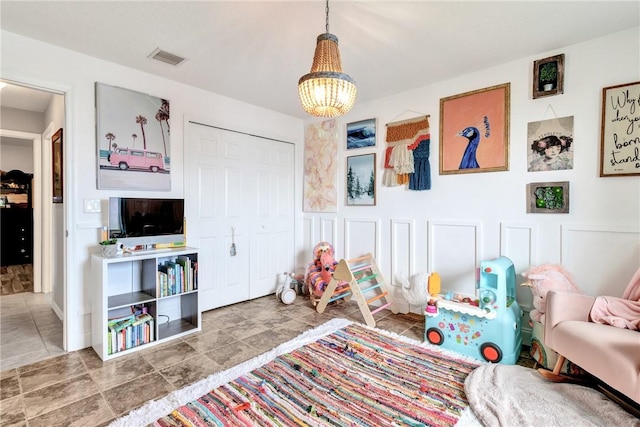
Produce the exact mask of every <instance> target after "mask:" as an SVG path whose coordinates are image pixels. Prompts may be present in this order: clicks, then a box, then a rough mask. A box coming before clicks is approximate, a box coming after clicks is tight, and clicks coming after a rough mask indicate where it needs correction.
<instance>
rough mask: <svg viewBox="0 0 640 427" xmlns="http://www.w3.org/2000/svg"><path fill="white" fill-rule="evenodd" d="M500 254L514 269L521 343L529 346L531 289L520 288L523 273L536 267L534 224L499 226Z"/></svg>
mask: <svg viewBox="0 0 640 427" xmlns="http://www.w3.org/2000/svg"><path fill="white" fill-rule="evenodd" d="M500 254H501V255H503V256H506V257H507V258H509V259H510V260H511V261H512V262H513V265H514V267H515V269H516V299H517V300H518V304H519V305H520V308H522V310H523V311H524V316H523V318H522V342H523V343H524V344H526V345H530V344H531V334H532V333H533V328H532V327H531V325H529V312H530V311H531V310H532V309H533V302H532V300H533V297H532V294H531V289H530V288H527V287H524V286H520V285H521V284H522V283H523V282H524V281H525V278H524V277H522V274H521V273H523V272H524V271H526V270H527V269H528V268H529V266H531V265H536V264H537V263H538V261H537V258H538V256H537V254H538V229H537V226H536V225H535V224H515V223H501V224H500Z"/></svg>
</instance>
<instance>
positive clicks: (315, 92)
mask: <svg viewBox="0 0 640 427" xmlns="http://www.w3.org/2000/svg"><path fill="white" fill-rule="evenodd" d="M325 12H326V32H325V33H324V34H320V35H319V36H318V39H317V42H316V51H315V54H314V55H313V65H312V66H311V72H309V74H305V75H304V76H302V77H300V80H299V81H298V94H299V95H300V102H301V103H302V108H304V110H305V111H306V112H307V113H309V114H311V115H312V116H317V117H338V116H341V115H343V114H345V113H346V112H347V111H349V110H350V109H351V107H353V104H354V103H355V101H356V84H355V83H356V82H355V81H354V80H353V79H352V78H351V77H349V76H348V75H346V74H344V73H343V72H342V61H341V60H340V51H339V50H338V38H337V37H336V36H334V35H333V34H330V33H329V0H326V7H325Z"/></svg>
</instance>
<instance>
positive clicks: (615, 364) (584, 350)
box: [540, 270, 640, 408]
mask: <svg viewBox="0 0 640 427" xmlns="http://www.w3.org/2000/svg"><path fill="white" fill-rule="evenodd" d="M639 273H640V270H638V273H636V274H635V275H634V279H632V281H633V280H637V279H638V278H639V277H640V275H639ZM630 286H631V283H630ZM594 302H595V298H594V297H591V296H588V295H582V294H575V293H570V292H549V295H547V311H546V321H545V335H544V340H545V344H546V345H547V346H548V347H550V348H551V349H552V350H554V351H556V352H557V353H558V355H559V357H558V361H557V363H556V366H555V367H554V370H553V372H549V371H545V370H540V372H541V374H542V375H543V376H544V377H546V378H548V379H551V380H556V381H560V380H561V378H562V376H561V375H560V370H561V368H562V364H563V363H564V360H565V358H566V359H569V360H570V361H571V362H573V363H574V364H576V365H578V366H580V367H581V368H582V369H584V370H585V371H587V372H589V373H590V374H591V375H593V376H595V377H596V378H598V379H600V380H601V381H603V382H604V383H605V384H607V385H608V386H610V387H611V388H613V389H615V390H616V391H618V392H620V393H621V394H623V395H625V396H627V397H628V398H629V399H631V400H632V401H633V402H635V403H636V405H637V407H638V408H640V331H636V330H631V329H622V328H617V327H614V326H611V325H607V324H601V323H594V322H592V321H591V319H590V316H589V314H590V312H591V308H592V306H593V304H594ZM636 405H634V406H636Z"/></svg>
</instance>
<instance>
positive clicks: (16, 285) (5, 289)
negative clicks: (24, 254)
mask: <svg viewBox="0 0 640 427" xmlns="http://www.w3.org/2000/svg"><path fill="white" fill-rule="evenodd" d="M0 284H1V287H0V295H13V294H18V293H20V292H33V265H31V264H21V265H8V266H4V267H0Z"/></svg>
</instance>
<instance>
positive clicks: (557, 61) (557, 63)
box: [533, 54, 564, 99]
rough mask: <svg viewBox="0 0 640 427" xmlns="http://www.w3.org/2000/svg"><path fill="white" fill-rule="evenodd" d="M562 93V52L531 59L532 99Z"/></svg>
mask: <svg viewBox="0 0 640 427" xmlns="http://www.w3.org/2000/svg"><path fill="white" fill-rule="evenodd" d="M561 93H564V54H560V55H556V56H551V57H549V58H544V59H539V60H537V61H533V99H536V98H542V97H545V96H552V95H559V94H561Z"/></svg>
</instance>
